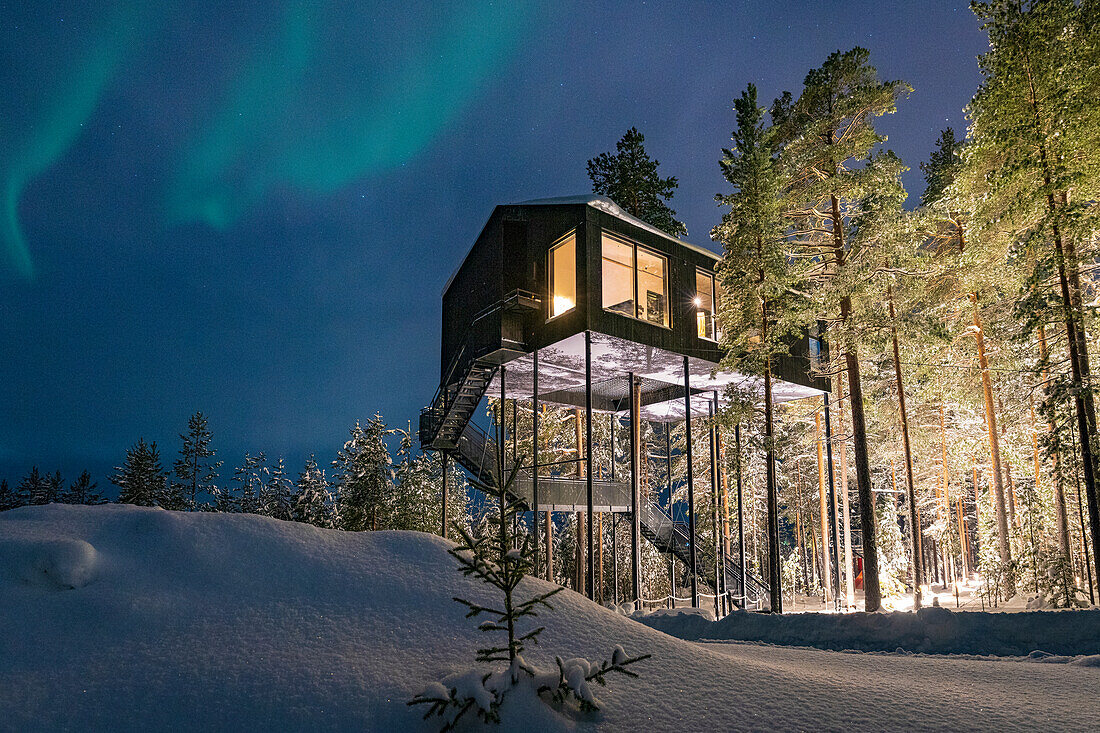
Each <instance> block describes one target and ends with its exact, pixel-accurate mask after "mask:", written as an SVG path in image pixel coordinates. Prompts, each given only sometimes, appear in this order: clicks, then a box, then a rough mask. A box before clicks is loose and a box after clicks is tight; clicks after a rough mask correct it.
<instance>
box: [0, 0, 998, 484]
mask: <svg viewBox="0 0 1100 733" xmlns="http://www.w3.org/2000/svg"><path fill="white" fill-rule="evenodd" d="M371 5H372V4H371V3H369V2H351V1H348V2H338V1H329V2H321V1H320V0H316V1H313V2H308V1H305V2H288V1H286V0H265V2H244V1H240V2H236V1H231V2H210V3H203V2H187V3H184V2H171V1H170V0H164V1H163V2H148V1H146V0H142V1H140V2H114V3H110V2H87V0H80V1H79V2H56V3H55V2H35V1H34V0H29V1H28V0H23V1H22V2H0V53H2V58H0V105H2V108H0V151H2V153H0V186H2V188H0V202H2V208H0V344H2V347H0V348H2V351H0V353H2V354H3V356H2V358H0V477H6V478H8V480H9V481H12V482H15V481H17V480H18V478H19V476H20V475H21V474H22V473H24V472H25V471H26V470H27V469H28V468H29V467H30V466H31V464H37V465H39V466H40V467H41V468H42V469H43V470H55V469H61V470H62V471H63V472H64V473H65V474H66V477H67V478H69V479H71V478H73V477H75V473H76V472H77V471H79V470H80V469H81V468H88V469H90V470H91V471H92V472H93V474H95V475H96V477H97V478H99V479H100V481H101V484H105V483H106V475H107V473H108V472H109V471H110V468H111V466H113V465H117V464H118V463H119V462H120V461H121V460H122V457H123V456H124V454H125V449H126V448H127V447H128V446H129V445H131V444H132V443H133V442H135V441H136V440H137V438H138V437H145V438H146V439H147V440H156V441H158V443H160V444H161V446H162V453H163V454H165V458H166V460H165V464H166V465H170V463H171V460H172V456H173V454H174V453H175V451H176V450H177V448H178V440H177V438H176V435H177V434H178V433H179V432H181V431H182V430H183V429H184V427H185V425H186V421H187V417H188V415H189V414H191V413H192V412H194V411H195V410H202V411H203V412H205V413H206V414H207V415H208V417H209V418H210V425H211V428H212V430H213V431H214V441H215V447H217V448H218V449H219V454H220V455H219V457H221V458H223V459H225V461H226V468H225V469H223V477H224V476H225V475H228V474H230V473H231V471H232V469H231V467H232V466H233V465H236V464H237V463H239V462H240V460H241V456H242V455H243V453H244V452H245V451H251V452H257V451H260V450H265V451H267V452H268V454H269V455H284V456H285V457H286V458H287V461H288V467H289V468H290V469H291V471H293V472H294V473H295V474H296V473H297V471H298V470H299V469H300V468H301V464H302V462H303V461H304V460H305V458H306V457H307V456H308V454H309V453H311V452H316V453H317V454H318V456H317V457H318V460H319V461H320V462H322V463H326V462H328V461H329V460H331V459H332V457H333V454H334V452H335V451H336V449H337V448H338V447H339V446H340V445H341V444H342V443H343V441H344V440H345V439H346V435H347V430H348V428H349V427H350V426H351V424H352V423H353V422H354V421H355V420H356V419H357V418H366V417H369V416H371V415H372V414H374V413H375V412H376V411H377V412H381V413H382V414H383V415H384V416H385V418H386V419H387V420H388V421H389V422H390V423H391V424H400V425H402V426H404V425H405V424H406V423H407V421H409V420H413V421H414V422H415V418H416V415H417V413H418V411H419V408H420V407H421V406H422V405H424V404H425V403H426V402H427V401H428V400H429V399H430V398H431V396H432V393H433V392H434V391H435V387H436V384H437V382H438V378H439V374H438V358H439V357H438V353H439V351H438V350H439V320H440V319H439V307H440V292H441V289H442V287H443V285H444V283H445V282H446V279H447V277H448V276H449V274H450V273H451V271H452V270H453V269H454V268H455V267H456V266H457V265H458V263H459V262H460V260H461V259H462V257H463V255H464V254H465V253H466V251H467V249H468V248H469V246H470V245H471V244H472V243H473V240H474V239H475V238H476V236H477V234H478V232H479V231H480V229H481V226H482V225H483V224H484V222H485V220H486V219H487V218H488V216H489V214H490V212H491V211H492V208H493V206H494V205H496V204H499V203H508V202H514V201H520V200H523V199H529V198H539V197H546V196H558V195H567V194H575V193H583V192H586V191H588V190H590V187H589V182H588V178H587V176H586V174H585V161H586V160H587V159H588V158H590V157H593V156H595V155H596V154H598V153H600V152H602V151H605V150H612V149H613V148H614V144H615V142H616V140H617V139H618V138H619V137H620V136H621V135H622V133H623V132H624V131H625V130H626V129H627V128H629V127H630V126H632V125H633V126H637V127H638V129H639V130H640V131H641V132H643V133H644V134H645V136H646V146H647V149H648V150H649V152H650V154H651V155H652V156H653V157H654V158H656V159H658V160H659V161H660V162H661V171H662V173H663V174H664V175H675V176H677V177H679V179H680V188H679V190H678V192H677V194H676V197H675V199H674V200H673V202H672V205H673V207H674V208H675V209H677V211H678V212H679V214H680V219H681V220H683V221H684V222H685V223H686V224H687V227H688V231H689V237H688V238H689V240H691V241H693V242H695V243H697V244H703V245H710V246H713V245H712V244H711V243H710V241H709V237H708V232H709V230H710V228H711V227H712V226H713V225H714V224H715V223H716V222H717V221H718V220H719V219H720V217H721V212H720V211H719V210H718V209H717V207H716V205H715V203H714V200H713V197H714V194H715V193H717V192H719V191H726V190H727V187H726V185H725V184H724V181H723V180H722V177H721V175H720V173H719V170H718V164H717V161H718V158H719V156H720V149H721V148H722V146H724V145H728V143H729V133H730V130H731V129H732V128H733V124H734V123H733V114H732V111H731V109H730V107H731V103H732V100H733V99H734V97H736V96H737V95H738V94H739V93H740V91H741V90H742V89H743V88H744V87H745V85H746V84H747V83H748V82H754V83H755V84H756V85H757V86H758V87H759V89H760V96H761V97H762V99H764V100H770V99H772V98H773V97H775V96H776V95H778V94H779V93H780V92H782V91H783V90H784V89H789V90H791V91H792V92H793V93H794V94H795V95H796V96H797V93H798V91H799V89H800V87H801V82H802V79H803V77H804V76H805V74H806V72H807V71H808V70H809V69H810V68H811V67H814V66H817V65H820V63H821V62H822V61H823V60H824V59H825V57H826V56H827V55H828V54H829V53H831V52H833V51H835V50H838V49H843V50H847V49H848V48H851V47H852V46H856V45H860V46H864V47H866V48H868V49H870V51H871V61H872V63H873V64H874V65H875V66H877V68H878V69H879V72H880V75H881V76H882V77H883V78H889V79H894V78H901V79H904V80H906V81H908V82H909V83H910V84H911V85H912V86H913V87H914V89H915V91H914V93H913V94H912V96H911V97H910V98H909V100H908V101H905V102H903V103H902V104H901V106H900V109H899V111H898V113H897V114H896V115H894V116H893V117H891V118H888V119H886V120H884V121H882V122H881V124H880V129H881V130H882V131H883V132H885V133H886V134H888V135H889V137H890V141H889V143H888V145H889V146H890V147H891V148H893V149H894V150H895V151H896V152H897V153H898V154H899V155H900V156H901V158H902V159H903V160H904V161H905V162H906V164H908V165H909V166H910V167H911V168H912V170H911V171H910V172H909V173H908V174H906V178H905V182H906V185H907V188H908V190H909V191H910V194H911V203H912V201H914V200H915V199H916V198H917V197H919V194H920V192H921V190H922V186H923V184H922V180H921V177H920V172H919V169H918V168H917V164H918V163H919V162H920V161H921V160H923V159H925V158H926V157H927V155H928V153H929V151H930V150H931V149H932V147H933V144H934V141H935V139H936V137H937V135H938V134H939V131H940V129H942V128H943V127H945V126H947V125H953V126H955V127H956V129H958V130H961V129H963V128H965V119H964V116H963V112H962V108H963V106H964V105H965V104H966V102H967V101H968V100H969V99H970V97H971V95H972V94H973V92H974V90H975V88H976V86H977V83H978V80H979V75H978V70H977V65H976V61H975V57H976V55H977V54H979V53H981V52H982V50H983V48H984V46H985V39H984V36H983V34H982V33H981V32H980V31H979V29H978V28H977V23H976V22H975V20H974V18H973V16H972V15H971V13H970V11H969V10H968V8H967V6H966V4H965V3H948V2H935V1H934V0H933V2H928V3H912V2H900V3H885V2H836V1H833V2H826V1H821V2H757V3H750V2H732V1H731V2H722V3H677V2H669V3H652V2H651V3H638V2H625V3H601V4H600V5H601V6H602V8H601V9H593V7H592V6H593V5H595V4H594V3H581V2H577V3H572V2H553V3H547V4H545V5H541V6H540V5H524V4H523V3H519V2H513V1H506V2H497V3H491V2H483V1H481V0H471V1H470V2H466V3H439V4H438V5H437V4H432V3H425V2H418V1H416V0H413V1H412V2H403V3H379V4H378V5H377V7H374V8H372V7H371ZM398 7H399V8H400V9H399V10H395V8H398Z"/></svg>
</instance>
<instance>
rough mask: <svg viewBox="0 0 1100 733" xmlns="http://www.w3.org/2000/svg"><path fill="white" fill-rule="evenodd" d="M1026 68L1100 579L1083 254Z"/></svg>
mask: <svg viewBox="0 0 1100 733" xmlns="http://www.w3.org/2000/svg"><path fill="white" fill-rule="evenodd" d="M1024 65H1025V70H1026V72H1027V79H1028V91H1029V95H1028V103H1029V105H1030V106H1031V112H1032V124H1033V125H1034V133H1035V139H1036V141H1037V142H1038V149H1039V164H1040V166H1041V167H1042V171H1043V185H1044V188H1045V189H1046V200H1047V211H1048V212H1049V213H1050V215H1051V216H1052V217H1053V221H1052V222H1051V231H1052V234H1053V235H1054V252H1055V255H1056V260H1057V264H1058V282H1059V285H1060V286H1061V294H1062V310H1063V313H1064V316H1065V321H1066V336H1067V338H1068V342H1069V362H1070V371H1071V373H1072V375H1073V395H1074V396H1073V401H1074V406H1075V408H1076V412H1077V430H1078V434H1079V435H1080V436H1081V440H1080V441H1079V442H1080V450H1081V473H1082V474H1083V476H1084V479H1085V501H1086V502H1087V503H1088V508H1089V529H1090V534H1091V535H1092V562H1093V566H1094V568H1095V570H1096V577H1097V578H1098V579H1100V501H1098V497H1097V491H1096V464H1095V463H1094V460H1095V458H1094V454H1093V449H1094V447H1095V441H1096V404H1095V401H1094V400H1093V395H1092V375H1091V369H1090V367H1089V351H1088V342H1087V339H1086V336H1085V324H1084V308H1083V307H1082V304H1081V277H1080V270H1079V263H1078V259H1077V248H1076V245H1075V244H1074V241H1073V237H1067V238H1066V239H1065V241H1063V240H1062V232H1061V228H1060V227H1059V225H1058V219H1057V216H1058V205H1057V203H1056V200H1055V195H1054V188H1053V183H1052V179H1053V173H1052V171H1051V163H1050V161H1049V160H1048V158H1047V150H1046V145H1045V143H1044V139H1045V137H1044V133H1043V120H1042V113H1041V111H1040V109H1039V98H1038V94H1037V92H1036V89H1035V83H1034V77H1033V76H1032V62H1031V57H1030V54H1028V53H1026V52H1025V54H1024ZM1061 202H1062V208H1063V209H1065V208H1066V207H1067V205H1068V203H1069V202H1068V197H1067V194H1066V192H1065V191H1062V192H1061Z"/></svg>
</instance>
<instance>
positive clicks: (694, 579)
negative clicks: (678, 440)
mask: <svg viewBox="0 0 1100 733" xmlns="http://www.w3.org/2000/svg"><path fill="white" fill-rule="evenodd" d="M684 426H685V432H684V436H685V440H684V443H685V445H686V448H687V484H688V534H689V536H690V537H691V548H690V549H691V567H690V568H689V570H690V571H691V607H692V608H699V558H698V550H697V548H696V544H697V543H696V541H695V477H694V476H693V475H692V474H693V473H694V471H693V470H692V458H691V368H690V365H689V364H688V358H687V357H686V356H685V357H684Z"/></svg>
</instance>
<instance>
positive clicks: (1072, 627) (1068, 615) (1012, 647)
mask: <svg viewBox="0 0 1100 733" xmlns="http://www.w3.org/2000/svg"><path fill="white" fill-rule="evenodd" d="M636 618H637V619H638V620H639V621H641V622H642V623H643V624H646V625H647V626H651V627H652V628H655V629H659V630H661V631H664V632H665V633H666V634H671V635H672V636H676V637H679V638H681V639H689V640H700V639H714V640H736V641H757V642H764V643H767V644H781V645H786V646H812V647H817V648H818V649H834V650H837V651H843V650H856V651H864V652H873V651H883V652H893V651H907V652H915V653H926V654H972V655H993V656H1024V655H1029V654H1031V653H1032V652H1038V653H1040V654H1050V655H1096V654H1100V609H1089V610H1067V611H1030V612H1028V611H1025V612H1020V613H983V612H980V611H967V612H965V613H956V612H954V611H951V610H949V609H946V608H936V607H929V608H922V609H921V610H919V611H917V612H916V613H901V612H893V613H849V614H827V613H799V614H790V615H775V614H766V613H751V612H748V611H738V612H736V613H732V614H730V615H729V616H727V617H725V618H724V619H722V620H721V621H711V620H709V619H705V618H702V617H700V616H698V615H696V614H677V613H671V612H666V613H655V614H648V615H645V616H637V617H636Z"/></svg>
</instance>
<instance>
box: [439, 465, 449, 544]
mask: <svg viewBox="0 0 1100 733" xmlns="http://www.w3.org/2000/svg"><path fill="white" fill-rule="evenodd" d="M439 463H440V465H441V466H442V467H443V507H442V509H443V512H442V513H443V526H442V527H441V528H440V535H441V536H442V537H443V539H447V503H448V501H449V499H450V497H449V496H448V488H449V487H448V486H447V481H448V477H447V473H448V471H447V468H448V466H447V453H446V452H445V451H440V452H439Z"/></svg>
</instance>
